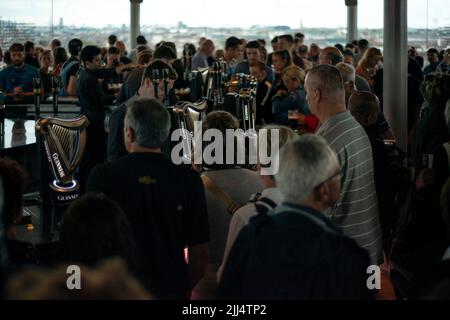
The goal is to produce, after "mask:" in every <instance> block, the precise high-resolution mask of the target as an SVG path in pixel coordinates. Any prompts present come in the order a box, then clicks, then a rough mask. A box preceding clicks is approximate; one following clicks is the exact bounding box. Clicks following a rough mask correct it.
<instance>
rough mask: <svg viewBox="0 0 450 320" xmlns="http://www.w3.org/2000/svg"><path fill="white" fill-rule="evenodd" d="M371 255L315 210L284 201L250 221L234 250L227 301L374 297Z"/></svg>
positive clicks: (224, 292) (225, 282)
mask: <svg viewBox="0 0 450 320" xmlns="http://www.w3.org/2000/svg"><path fill="white" fill-rule="evenodd" d="M369 264H370V262H369V256H368V253H367V251H365V250H363V249H361V248H360V247H358V245H357V244H356V243H355V242H354V241H353V240H351V239H349V238H347V237H345V236H344V235H342V233H341V232H340V231H339V230H338V229H337V228H336V227H335V226H334V225H333V223H332V222H331V221H330V220H329V219H328V218H326V217H325V215H323V214H322V213H320V212H318V211H316V210H313V209H311V208H306V207H301V206H296V205H292V204H287V203H283V204H282V205H280V206H278V207H277V208H275V209H274V210H273V211H271V212H269V213H268V214H263V213H261V214H259V215H257V216H256V217H254V218H253V219H252V220H250V223H249V225H248V226H246V227H245V228H244V229H243V230H242V231H241V233H240V234H239V236H238V238H237V239H236V242H235V244H234V246H233V248H232V249H231V252H230V255H229V257H228V260H227V263H226V265H225V268H224V272H223V275H222V281H221V283H220V286H219V297H220V298H224V299H368V298H370V297H371V294H370V292H369V290H368V289H367V286H366V281H367V278H368V276H369V275H367V273H366V270H367V267H368V266H369Z"/></svg>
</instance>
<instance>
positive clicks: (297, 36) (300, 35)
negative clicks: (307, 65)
mask: <svg viewBox="0 0 450 320" xmlns="http://www.w3.org/2000/svg"><path fill="white" fill-rule="evenodd" d="M304 41H305V35H304V34H303V33H301V32H297V33H296V34H295V43H296V44H297V46H299V45H301V44H303V42H304Z"/></svg>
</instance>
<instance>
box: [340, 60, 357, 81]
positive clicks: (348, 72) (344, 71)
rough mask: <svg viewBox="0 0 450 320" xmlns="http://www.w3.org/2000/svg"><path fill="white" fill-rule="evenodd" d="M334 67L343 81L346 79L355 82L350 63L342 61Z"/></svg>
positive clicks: (353, 70)
mask: <svg viewBox="0 0 450 320" xmlns="http://www.w3.org/2000/svg"><path fill="white" fill-rule="evenodd" d="M336 68H337V69H338V70H339V73H340V74H341V77H342V80H343V81H344V83H345V82H347V81H352V82H355V78H356V75H355V73H356V71H355V68H354V67H353V66H352V65H349V64H347V63H344V62H339V63H338V64H337V65H336Z"/></svg>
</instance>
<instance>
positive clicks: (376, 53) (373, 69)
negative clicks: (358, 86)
mask: <svg viewBox="0 0 450 320" xmlns="http://www.w3.org/2000/svg"><path fill="white" fill-rule="evenodd" d="M382 57H383V55H382V54H381V51H380V49H377V48H369V49H367V50H366V52H365V53H364V56H363V57H362V59H361V60H360V61H359V63H358V67H357V68H356V74H357V75H359V76H361V77H363V78H364V79H366V80H367V82H368V83H369V85H370V87H371V88H372V89H373V88H374V87H375V80H374V77H375V75H376V74H377V71H378V68H379V66H378V63H379V62H380V60H381V58H382Z"/></svg>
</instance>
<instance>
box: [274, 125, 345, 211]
mask: <svg viewBox="0 0 450 320" xmlns="http://www.w3.org/2000/svg"><path fill="white" fill-rule="evenodd" d="M280 163H283V165H282V166H280V169H279V171H278V174H276V176H275V180H276V183H277V187H278V188H279V189H280V191H281V193H282V195H283V196H284V198H285V200H286V201H288V202H291V203H294V204H306V202H308V203H314V206H315V207H316V208H317V209H319V210H321V211H324V210H325V209H327V208H329V207H331V206H332V205H334V204H335V203H336V202H337V200H338V199H339V196H340V174H339V173H340V166H339V161H338V159H337V157H336V154H335V153H334V151H333V150H332V149H331V148H330V147H329V146H328V144H327V143H326V142H325V140H324V139H323V138H322V137H320V136H317V135H311V134H306V135H303V136H301V137H299V138H297V139H294V140H291V141H290V142H288V143H287V144H286V145H285V146H284V147H283V148H282V149H281V151H280Z"/></svg>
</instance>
